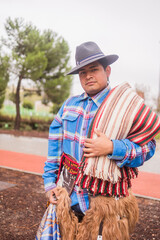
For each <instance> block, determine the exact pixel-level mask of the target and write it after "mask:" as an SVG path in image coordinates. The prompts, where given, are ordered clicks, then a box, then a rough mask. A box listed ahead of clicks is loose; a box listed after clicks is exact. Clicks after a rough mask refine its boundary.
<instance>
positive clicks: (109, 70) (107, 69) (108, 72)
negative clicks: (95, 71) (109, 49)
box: [106, 66, 111, 77]
mask: <svg viewBox="0 0 160 240" xmlns="http://www.w3.org/2000/svg"><path fill="white" fill-rule="evenodd" d="M106 74H107V77H109V76H110V74H111V67H110V66H107V67H106Z"/></svg>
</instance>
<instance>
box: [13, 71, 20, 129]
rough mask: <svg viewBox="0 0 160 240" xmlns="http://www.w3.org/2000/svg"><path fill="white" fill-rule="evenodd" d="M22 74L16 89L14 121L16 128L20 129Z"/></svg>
mask: <svg viewBox="0 0 160 240" xmlns="http://www.w3.org/2000/svg"><path fill="white" fill-rule="evenodd" d="M21 81H22V76H19V80H18V84H17V89H16V118H15V123H14V129H16V130H19V128H20V122H21V116H20V87H21Z"/></svg>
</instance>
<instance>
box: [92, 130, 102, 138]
mask: <svg viewBox="0 0 160 240" xmlns="http://www.w3.org/2000/svg"><path fill="white" fill-rule="evenodd" d="M94 132H95V133H96V134H97V136H98V137H100V136H101V135H102V132H101V131H100V130H98V129H97V128H96V129H95V130H94Z"/></svg>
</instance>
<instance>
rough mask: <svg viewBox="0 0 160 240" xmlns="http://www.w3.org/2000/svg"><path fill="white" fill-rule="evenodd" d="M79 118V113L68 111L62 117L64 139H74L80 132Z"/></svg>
mask: <svg viewBox="0 0 160 240" xmlns="http://www.w3.org/2000/svg"><path fill="white" fill-rule="evenodd" d="M78 117H79V113H76V112H68V111H66V112H65V113H64V114H63V115H62V122H63V130H64V137H66V136H68V137H69V138H70V139H74V135H75V133H76V132H77V131H78V129H77V128H78Z"/></svg>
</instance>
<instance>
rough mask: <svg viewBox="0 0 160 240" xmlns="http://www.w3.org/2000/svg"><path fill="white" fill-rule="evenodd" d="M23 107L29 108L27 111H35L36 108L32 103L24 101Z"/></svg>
mask: <svg viewBox="0 0 160 240" xmlns="http://www.w3.org/2000/svg"><path fill="white" fill-rule="evenodd" d="M22 106H23V107H24V108H27V109H33V108H34V106H33V103H32V102H30V101H24V102H23V105H22Z"/></svg>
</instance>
